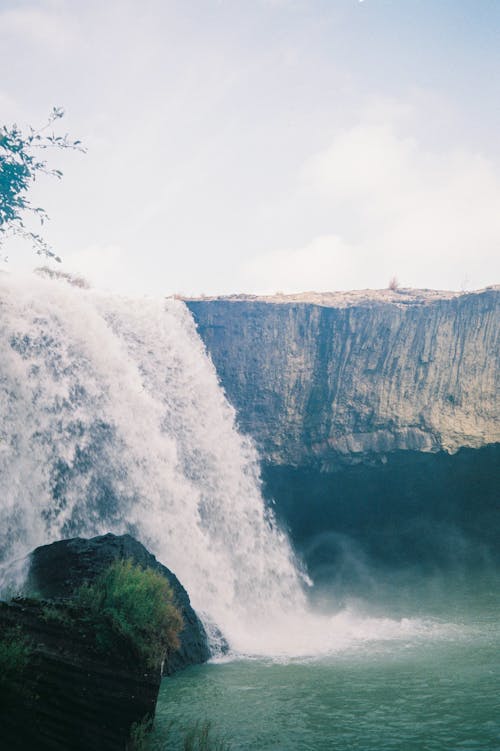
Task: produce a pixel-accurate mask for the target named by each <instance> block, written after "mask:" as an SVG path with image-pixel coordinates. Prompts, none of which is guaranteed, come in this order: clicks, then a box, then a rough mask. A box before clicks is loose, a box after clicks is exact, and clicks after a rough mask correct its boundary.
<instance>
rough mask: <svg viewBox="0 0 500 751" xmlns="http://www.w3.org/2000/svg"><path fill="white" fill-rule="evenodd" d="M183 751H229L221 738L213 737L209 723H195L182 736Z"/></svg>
mask: <svg viewBox="0 0 500 751" xmlns="http://www.w3.org/2000/svg"><path fill="white" fill-rule="evenodd" d="M182 749H183V751H229V746H228V744H227V743H226V741H224V740H223V739H222V738H220V737H219V736H217V735H214V733H213V732H212V724H211V722H210V721H205V722H202V723H198V722H197V723H196V724H195V725H193V727H192V728H191V729H190V730H188V732H187V733H186V735H185V736H184V742H183V746H182Z"/></svg>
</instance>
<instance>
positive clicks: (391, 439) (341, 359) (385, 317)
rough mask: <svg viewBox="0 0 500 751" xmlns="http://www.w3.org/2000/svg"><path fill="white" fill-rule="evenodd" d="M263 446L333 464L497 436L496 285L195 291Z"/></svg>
mask: <svg viewBox="0 0 500 751" xmlns="http://www.w3.org/2000/svg"><path fill="white" fill-rule="evenodd" d="M187 305H188V307H189V308H190V310H191V311H192V313H193V316H194V318H195V321H196V323H197V325H198V330H199V333H200V335H201V336H202V338H203V340H204V342H205V344H206V346H207V348H208V351H209V352H210V355H211V357H212V359H213V362H214V364H215V367H216V369H217V372H218V374H219V377H220V379H221V381H222V384H223V386H224V388H225V390H226V393H227V395H228V398H229V400H230V401H231V402H232V404H233V405H234V406H235V408H236V410H237V413H238V421H239V424H240V426H241V428H242V430H243V431H244V432H247V433H249V434H250V435H252V436H253V437H254V439H255V440H256V442H257V444H258V446H259V448H260V449H261V452H262V454H263V456H264V458H265V459H266V460H267V461H269V462H271V463H273V464H281V465H291V466H318V467H320V468H322V469H331V468H333V467H334V466H335V465H336V464H337V463H339V462H341V463H343V462H345V461H348V462H353V461H354V462H357V461H359V460H370V458H373V457H381V456H383V455H385V454H387V453H389V452H394V451H398V450H409V451H424V452H438V451H445V452H448V453H454V452H456V451H457V450H458V449H459V448H460V447H463V446H464V447H471V448H479V447H481V446H485V445H487V444H490V443H495V442H498V441H499V440H500V423H499V415H498V402H497V399H498V394H497V383H498V366H499V357H500V355H499V353H500V348H499V338H498V331H499V319H500V316H499V311H500V288H489V289H486V290H483V291H480V292H474V293H469V294H456V293H438V292H426V291H407V290H402V291H401V292H398V291H383V292H382V291H381V292H358V293H332V294H321V295H320V294H313V293H309V294H306V295H299V296H290V297H287V296H279V297H274V298H258V297H256V298H248V297H241V296H240V297H234V298H217V299H210V300H188V301H187Z"/></svg>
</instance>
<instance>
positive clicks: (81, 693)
mask: <svg viewBox="0 0 500 751" xmlns="http://www.w3.org/2000/svg"><path fill="white" fill-rule="evenodd" d="M117 559H120V560H131V561H133V562H134V563H135V564H139V565H141V566H142V567H144V568H151V569H154V570H155V571H157V572H159V573H160V574H162V575H163V576H165V577H166V579H168V581H169V583H170V586H171V587H172V590H173V594H174V601H175V603H176V605H177V606H178V608H179V610H180V611H181V614H182V617H183V620H184V628H183V630H182V632H181V634H180V637H179V638H180V642H181V644H180V648H179V649H178V650H177V651H176V652H173V653H169V654H167V656H166V659H165V663H164V668H163V670H164V672H167V673H172V672H174V671H175V670H178V669H180V668H182V667H185V666H186V665H189V664H196V663H200V662H204V661H205V660H207V659H208V657H209V650H208V645H207V638H206V634H205V630H204V628H203V625H202V624H201V622H200V621H199V619H198V617H197V615H196V613H195V612H194V610H193V609H192V608H191V605H190V602H189V597H188V595H187V592H186V590H185V589H184V588H183V587H182V585H181V584H180V582H179V580H178V579H177V577H176V576H174V574H172V572H171V571H169V570H168V569H166V568H165V567H164V566H162V565H161V564H160V563H158V561H157V560H156V558H155V557H154V556H153V555H151V554H150V553H149V552H148V551H147V550H146V548H145V547H144V546H143V545H141V544H140V543H139V542H137V541H136V540H134V539H133V538H132V537H130V536H129V535H122V536H115V535H112V534H108V535H104V536H101V537H95V538H93V539H90V540H84V539H80V538H74V539H72V540H62V541H60V542H55V543H52V544H51V545H44V546H42V547H39V548H36V550H34V551H33V553H32V554H31V556H30V568H29V574H28V580H27V583H26V588H27V589H28V590H31V591H32V592H33V593H34V595H36V597H23V598H16V599H14V600H11V601H9V602H0V662H2V660H3V662H2V665H3V667H4V668H5V669H6V670H7V673H6V674H1V675H0V726H1V742H0V746H1V747H2V748H4V746H5V748H6V749H9V751H31V750H32V749H37V750H39V751H90V750H92V751H126V749H129V748H130V749H132V748H135V747H134V746H132V745H130V743H129V739H130V731H131V726H132V724H133V723H139V722H141V721H142V720H143V719H144V718H146V719H147V718H148V717H149V718H150V717H152V716H153V715H154V712H155V708H156V700H157V697H158V691H159V688H160V681H161V673H162V670H161V668H160V659H161V657H162V656H161V655H159V659H158V666H157V667H155V668H152V667H149V666H148V665H147V664H146V662H145V660H144V659H142V658H140V656H139V655H138V652H137V649H136V648H135V647H134V645H133V644H132V643H131V641H130V639H128V638H127V637H126V636H125V635H123V634H120V633H119V632H116V633H115V632H113V636H112V639H111V640H110V639H109V638H107V640H106V641H105V642H104V643H103V642H102V639H103V633H102V631H99V624H96V622H95V620H92V619H89V618H88V612H87V611H86V610H85V609H84V608H82V607H81V606H80V605H78V602H76V601H74V600H72V599H71V596H72V594H73V593H74V592H75V590H76V589H78V588H79V587H81V586H82V584H84V583H85V582H92V580H94V579H95V578H96V577H97V576H98V575H99V574H100V573H101V572H102V571H103V570H104V569H106V568H107V567H108V566H109V565H110V564H111V563H112V562H113V561H115V560H117ZM11 640H14V642H18V641H19V640H21V643H22V644H23V645H24V646H25V648H26V649H27V651H28V657H27V664H26V665H23V666H22V667H21V666H20V667H19V669H16V668H15V666H14V669H12V665H9V654H10V652H9V649H7V647H8V645H9V643H10V641H11ZM2 650H3V651H2ZM9 668H10V672H9ZM2 744H3V745H2Z"/></svg>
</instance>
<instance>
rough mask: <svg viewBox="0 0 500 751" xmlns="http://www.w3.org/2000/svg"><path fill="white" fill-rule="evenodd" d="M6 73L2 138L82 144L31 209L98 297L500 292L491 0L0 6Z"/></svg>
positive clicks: (12, 252) (32, 1)
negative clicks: (51, 134)
mask: <svg viewBox="0 0 500 751" xmlns="http://www.w3.org/2000/svg"><path fill="white" fill-rule="evenodd" d="M0 70H2V72H3V75H2V76H1V77H0V123H3V124H12V123H14V122H15V123H17V124H18V125H19V126H22V127H26V126H27V125H28V124H31V125H34V126H38V125H42V124H43V123H44V122H45V121H46V119H47V116H48V113H49V112H50V110H51V109H52V107H53V106H55V105H56V106H61V107H63V108H64V110H65V113H66V114H65V117H64V119H63V120H61V121H60V123H59V127H58V132H65V131H68V132H69V134H70V135H71V136H72V137H73V138H78V139H80V140H82V141H83V142H84V144H85V146H86V148H87V153H86V154H81V153H68V152H53V153H51V154H50V157H49V158H50V164H51V165H52V166H54V167H57V168H60V169H62V171H63V172H64V177H63V179H62V180H61V181H58V180H55V179H51V178H48V177H45V178H41V179H39V180H38V181H37V183H36V184H35V186H34V188H33V191H32V200H33V203H34V204H36V205H40V206H43V207H44V208H45V209H46V210H47V212H48V214H49V215H50V217H51V221H50V222H48V223H47V224H45V225H44V227H43V234H44V237H45V238H46V239H47V240H48V241H49V242H50V243H51V244H52V246H53V248H54V250H55V251H56V252H57V253H58V254H59V255H60V256H61V257H62V259H63V263H62V265H61V266H60V267H59V268H61V269H62V270H65V271H75V272H80V273H82V274H83V275H84V276H86V277H87V278H88V279H89V280H90V281H91V283H92V284H94V285H96V286H99V287H104V288H108V289H112V290H114V291H118V292H122V293H126V294H138V295H142V294H147V295H162V294H167V295H169V294H181V295H201V294H207V295H211V294H230V293H261V294H262V293H273V292H277V291H279V292H299V291H307V290H316V291H329V290H342V289H362V288H385V287H387V285H388V283H389V280H390V279H391V278H392V277H396V278H397V280H398V282H399V284H400V285H401V286H402V287H417V288H435V289H453V290H470V289H479V288H482V287H485V286H488V285H491V284H496V283H498V282H499V281H500V136H499V134H500V96H499V93H500V92H499V87H500V84H499V82H500V2H498V0H362V1H361V0H140V1H139V0H136V1H135V2H132V0H119V1H118V0H86V1H85V2H81V1H80V0H0ZM47 156H49V155H47ZM3 250H4V252H6V253H7V254H8V257H9V261H8V263H7V264H5V265H4V268H5V269H11V270H16V269H27V268H31V267H33V266H36V265H40V259H39V258H38V257H36V256H35V255H34V254H33V252H32V250H31V248H30V247H29V246H27V245H26V244H23V243H21V242H20V241H11V242H10V243H9V244H8V245H6V246H5V247H4V249H3Z"/></svg>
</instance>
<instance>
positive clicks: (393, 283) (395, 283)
mask: <svg viewBox="0 0 500 751" xmlns="http://www.w3.org/2000/svg"><path fill="white" fill-rule="evenodd" d="M389 289H391V290H392V291H393V292H396V291H397V290H398V289H399V279H398V278H397V276H392V277H391V278H390V279H389Z"/></svg>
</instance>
